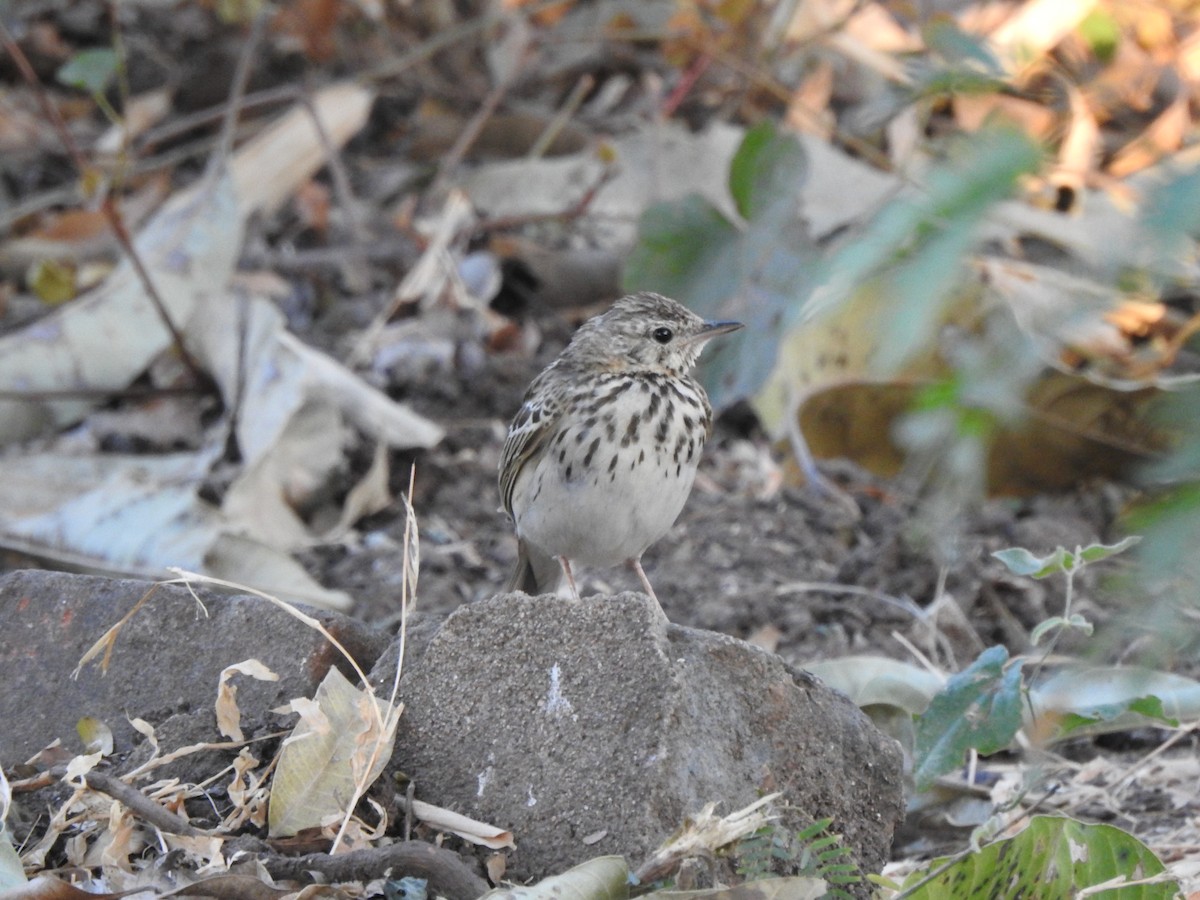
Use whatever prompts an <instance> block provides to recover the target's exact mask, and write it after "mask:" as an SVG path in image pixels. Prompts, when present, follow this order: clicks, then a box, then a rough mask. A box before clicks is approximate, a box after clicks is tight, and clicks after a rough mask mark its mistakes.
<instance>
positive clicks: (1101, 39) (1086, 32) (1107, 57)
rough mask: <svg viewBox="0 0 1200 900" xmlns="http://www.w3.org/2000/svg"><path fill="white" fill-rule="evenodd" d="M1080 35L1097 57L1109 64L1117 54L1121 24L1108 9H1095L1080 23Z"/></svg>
mask: <svg viewBox="0 0 1200 900" xmlns="http://www.w3.org/2000/svg"><path fill="white" fill-rule="evenodd" d="M1079 35H1080V37H1082V38H1083V39H1084V41H1086V42H1087V45H1088V46H1089V47H1090V48H1091V49H1092V53H1093V54H1095V56H1096V59H1097V60H1099V61H1100V62H1102V63H1104V64H1106V65H1107V64H1108V63H1110V62H1112V60H1113V57H1115V56H1116V55H1117V44H1119V43H1120V41H1121V26H1120V25H1118V24H1117V21H1116V19H1114V18H1113V17H1112V15H1111V14H1110V13H1108V12H1107V11H1106V10H1102V9H1094V10H1092V11H1091V12H1090V13H1088V15H1087V16H1086V17H1085V18H1084V20H1083V21H1082V22H1080V23H1079Z"/></svg>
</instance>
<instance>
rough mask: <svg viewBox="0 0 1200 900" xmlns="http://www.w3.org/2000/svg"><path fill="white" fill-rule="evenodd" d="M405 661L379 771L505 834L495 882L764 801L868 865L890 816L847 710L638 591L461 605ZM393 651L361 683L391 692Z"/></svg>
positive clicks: (897, 793) (863, 728)
mask: <svg viewBox="0 0 1200 900" xmlns="http://www.w3.org/2000/svg"><path fill="white" fill-rule="evenodd" d="M421 643H422V642H421V641H418V642H416V644H417V646H416V647H415V648H414V649H415V651H416V652H413V653H411V654H410V659H409V660H408V661H407V662H406V665H405V675H404V678H403V682H402V691H401V694H402V698H403V700H404V703H405V711H404V716H403V717H402V719H401V724H400V732H399V736H398V742H397V748H396V753H395V755H394V757H393V762H394V764H395V765H397V766H398V767H399V768H401V769H402V770H403V771H404V772H405V773H407V774H408V775H410V776H411V777H412V778H413V779H414V780H415V783H416V789H417V797H418V798H419V799H423V800H426V801H428V802H431V803H435V804H439V805H442V806H448V807H450V808H452V809H454V810H456V811H458V812H462V813H465V814H467V815H470V816H474V817H477V818H480V819H483V820H485V821H488V822H490V823H492V824H494V825H498V826H501V827H504V828H509V829H511V830H512V831H513V833H514V835H515V838H516V842H517V849H516V851H515V852H514V853H513V854H512V855H511V856H510V858H509V861H508V874H509V876H510V877H514V878H517V879H529V878H541V877H544V876H546V875H550V874H553V873H556V872H561V871H563V870H565V869H566V868H568V867H569V866H571V865H573V864H576V863H578V862H580V861H582V860H585V859H588V858H591V857H594V856H597V855H600V854H604V853H619V854H623V855H624V856H626V857H627V858H628V859H629V860H630V862H631V863H632V864H633V865H634V866H636V865H638V864H639V863H641V862H642V861H644V860H645V858H646V857H647V856H648V854H649V853H650V852H651V851H653V850H654V848H655V847H657V846H658V845H659V844H660V843H661V842H662V841H663V839H664V838H666V837H667V836H668V835H669V834H671V833H672V832H673V831H674V830H675V829H676V828H677V827H678V826H679V825H680V824H681V822H682V821H683V820H684V818H685V816H687V815H688V814H693V813H696V812H697V811H699V810H700V809H701V807H703V806H704V804H706V803H708V802H711V801H717V802H719V803H720V807H719V811H720V812H722V813H728V812H732V811H735V810H737V809H740V808H741V807H743V806H745V805H747V804H749V803H751V802H753V801H754V800H756V799H757V798H758V797H759V796H761V794H762V793H763V792H764V791H767V790H779V791H782V792H783V795H784V802H786V803H788V804H791V805H792V806H796V807H799V808H800V809H802V810H804V811H805V812H806V813H807V814H808V815H810V816H811V817H812V818H814V819H815V818H819V817H823V816H832V817H833V818H834V824H833V828H834V830H836V831H838V832H841V833H842V834H843V835H844V836H845V839H846V844H847V845H848V846H849V847H850V848H852V850H853V851H854V853H855V856H856V858H857V860H858V862H859V863H860V864H861V865H862V866H863V867H864V868H865V869H867V870H868V871H878V870H879V869H880V868H881V867H882V865H883V863H884V862H885V860H886V859H887V854H888V849H889V847H890V844H891V838H892V831H893V829H894V828H895V826H896V825H897V823H898V822H899V821H900V819H901V818H902V816H903V812H904V805H903V793H902V785H901V754H900V750H899V747H898V745H897V744H896V743H895V742H894V741H892V740H891V739H890V738H887V737H885V736H884V735H882V734H881V733H880V732H879V731H878V730H876V729H875V727H874V726H873V725H872V724H871V723H870V721H869V720H868V719H867V717H866V716H865V715H863V714H862V713H861V712H860V711H859V710H858V709H857V708H856V707H855V706H854V705H853V704H852V703H851V702H850V701H849V700H848V699H846V698H845V697H844V696H843V695H841V694H838V693H836V692H834V691H832V690H830V689H828V688H826V687H825V686H824V685H822V684H821V683H820V682H819V681H817V680H816V679H815V678H813V677H812V676H809V675H806V674H805V673H803V672H799V671H797V670H794V669H791V668H789V667H788V666H787V665H785V664H784V663H783V662H782V661H781V660H780V659H779V658H778V657H777V656H775V655H773V654H770V653H767V652H766V651H763V650H761V649H759V648H756V647H753V646H751V645H749V644H746V643H744V642H742V641H738V640H735V639H733V638H730V637H726V636H723V635H719V634H714V633H711V632H704V631H697V630H694V629H689V628H681V627H678V626H673V625H670V624H669V623H668V622H667V621H666V619H665V617H664V616H663V614H662V611H661V609H660V608H659V607H658V605H657V604H656V603H654V602H652V601H650V600H649V599H648V598H646V597H644V596H642V595H640V594H622V595H620V596H617V597H595V598H589V599H585V600H582V601H571V600H565V599H562V598H557V597H551V596H546V597H536V598H533V597H528V596H526V595H524V594H510V595H505V596H499V597H494V598H492V599H490V600H487V601H483V602H480V603H476V604H473V605H470V606H466V607H462V608H460V609H459V610H457V611H456V612H455V613H453V614H452V615H451V616H450V618H449V619H448V620H447V621H446V622H445V623H444V624H443V625H442V627H441V628H440V630H439V631H438V632H437V633H436V634H435V636H434V637H433V638H432V640H430V641H429V642H428V645H427V646H425V647H421V646H420V644H421ZM393 666H394V653H390V654H385V656H384V657H383V658H382V659H381V660H380V662H379V665H378V667H377V669H376V672H375V673H374V674H373V676H372V678H373V680H374V681H375V682H376V683H377V684H379V685H381V686H383V685H388V684H390V681H391V676H390V672H391V671H392V670H393Z"/></svg>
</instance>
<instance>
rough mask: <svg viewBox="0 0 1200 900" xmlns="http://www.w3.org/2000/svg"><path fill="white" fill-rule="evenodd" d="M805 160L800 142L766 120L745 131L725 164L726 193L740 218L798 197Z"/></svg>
mask: <svg viewBox="0 0 1200 900" xmlns="http://www.w3.org/2000/svg"><path fill="white" fill-rule="evenodd" d="M807 170H808V161H807V159H806V158H805V155H804V149H803V148H802V147H801V146H800V142H799V141H798V140H796V139H795V138H794V137H792V136H791V135H785V134H780V133H779V132H778V131H777V130H776V129H775V125H774V124H773V123H772V122H771V121H770V120H765V121H763V122H761V123H759V124H758V125H755V126H754V127H753V128H751V129H750V130H749V131H747V132H746V136H745V137H744V138H743V139H742V143H741V145H740V146H739V147H738V149H737V152H736V153H735V154H734V155H733V160H732V162H730V164H729V193H730V195H731V196H732V197H733V202H734V204H735V205H736V206H737V211H738V213H739V214H740V215H741V216H742V218H743V219H746V220H748V221H749V220H753V219H758V218H762V217H763V215H764V214H765V213H766V212H767V210H768V209H769V208H770V207H771V206H774V205H794V204H796V203H798V202H799V200H800V189H801V188H802V187H803V185H804V176H805V175H806V174H807Z"/></svg>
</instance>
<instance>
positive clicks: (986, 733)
mask: <svg viewBox="0 0 1200 900" xmlns="http://www.w3.org/2000/svg"><path fill="white" fill-rule="evenodd" d="M1007 661H1008V650H1006V649H1005V648H1004V647H989V648H988V649H987V650H985V651H983V653H981V654H980V655H979V658H978V659H976V660H975V662H973V663H972V664H971V665H970V666H968V667H967V668H966V669H965V670H963V671H962V672H960V673H959V674H957V675H955V676H954V677H953V678H951V679H950V680H949V681H947V682H946V686H945V687H944V688H942V690H941V692H940V693H939V694H938V695H937V696H936V697H934V698H933V701H932V702H931V703H930V704H929V709H927V710H926V711H925V712H924V714H922V715H921V717H920V718H919V719H918V720H917V735H916V750H915V765H914V771H913V777H914V779H915V780H916V785H917V790H919V791H923V790H926V789H928V788H929V786H930V785H932V784H933V782H934V780H935V779H936V778H938V777H939V776H941V775H945V774H946V773H947V772H951V771H953V770H954V769H956V768H958V767H959V766H961V765H962V763H963V758H964V757H965V755H966V753H967V751H968V750H971V749H974V750H977V751H979V752H980V753H983V754H988V753H995V752H996V751H998V750H1003V749H1004V748H1005V747H1007V746H1008V745H1009V744H1010V743H1011V742H1012V739H1013V736H1014V735H1016V733H1017V729H1019V728H1020V727H1021V664H1020V662H1019V661H1018V662H1014V663H1012V664H1011V665H1009V666H1008V667H1007V668H1005V663H1006V662H1007Z"/></svg>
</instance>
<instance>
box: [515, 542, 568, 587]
mask: <svg viewBox="0 0 1200 900" xmlns="http://www.w3.org/2000/svg"><path fill="white" fill-rule="evenodd" d="M562 581H563V570H562V566H561V565H559V562H558V560H557V559H555V558H554V557H553V556H550V555H548V554H546V553H543V552H542V551H541V550H538V549H537V548H536V547H530V546H529V545H528V544H527V543H525V541H520V542H519V544H518V550H517V564H516V566H515V567H514V568H513V573H512V575H511V576H509V579H508V583H507V584H506V585H505V586H504V590H505V591H508V592H510V593H511V592H512V591H524V592H525V593H526V594H529V595H530V596H534V597H536V596H537V595H538V594H554V593H557V592H558V589H559V588H560V587H561V586H562Z"/></svg>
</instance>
